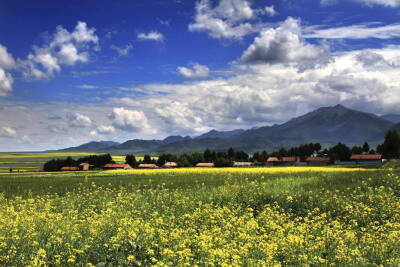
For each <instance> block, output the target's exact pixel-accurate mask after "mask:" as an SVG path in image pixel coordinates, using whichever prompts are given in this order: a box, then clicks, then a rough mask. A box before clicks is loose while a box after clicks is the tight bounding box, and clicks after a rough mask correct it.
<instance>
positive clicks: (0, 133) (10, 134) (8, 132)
mask: <svg viewBox="0 0 400 267" xmlns="http://www.w3.org/2000/svg"><path fill="white" fill-rule="evenodd" d="M16 136H17V132H16V131H15V130H14V129H13V128H11V127H1V128H0V137H6V138H14V137H16Z"/></svg>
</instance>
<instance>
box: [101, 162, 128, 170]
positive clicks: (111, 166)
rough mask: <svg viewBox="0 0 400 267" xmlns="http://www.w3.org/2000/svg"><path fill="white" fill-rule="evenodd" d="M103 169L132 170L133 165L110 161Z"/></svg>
mask: <svg viewBox="0 0 400 267" xmlns="http://www.w3.org/2000/svg"><path fill="white" fill-rule="evenodd" d="M103 169H105V170H130V169H132V167H131V165H129V164H112V163H108V164H106V165H104V167H103Z"/></svg>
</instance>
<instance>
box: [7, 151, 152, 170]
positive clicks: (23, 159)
mask: <svg viewBox="0 0 400 267" xmlns="http://www.w3.org/2000/svg"><path fill="white" fill-rule="evenodd" d="M89 155H96V153H93V152H40V153H36V152H15V153H0V173H6V172H10V169H12V170H13V172H33V171H39V170H41V169H42V168H43V164H44V163H45V162H46V161H49V160H51V159H57V158H66V157H71V158H73V159H78V158H81V157H85V156H89ZM112 158H113V160H114V161H115V162H116V163H125V156H120V155H113V156H112ZM152 158H154V159H157V158H156V157H152ZM136 159H137V160H143V157H136Z"/></svg>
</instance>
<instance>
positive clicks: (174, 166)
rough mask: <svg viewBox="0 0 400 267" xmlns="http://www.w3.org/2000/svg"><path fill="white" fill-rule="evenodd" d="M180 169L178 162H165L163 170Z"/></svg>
mask: <svg viewBox="0 0 400 267" xmlns="http://www.w3.org/2000/svg"><path fill="white" fill-rule="evenodd" d="M176 167H178V163H176V162H172V161H171V162H165V163H164V165H163V168H176Z"/></svg>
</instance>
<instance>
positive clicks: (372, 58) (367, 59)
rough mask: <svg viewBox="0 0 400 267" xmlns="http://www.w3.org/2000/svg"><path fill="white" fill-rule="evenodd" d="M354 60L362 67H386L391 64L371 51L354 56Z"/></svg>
mask: <svg viewBox="0 0 400 267" xmlns="http://www.w3.org/2000/svg"><path fill="white" fill-rule="evenodd" d="M356 59H357V60H358V61H359V62H361V63H362V64H363V66H364V67H366V68H368V67H375V68H376V67H388V66H390V65H391V64H390V63H389V62H388V61H386V60H385V58H384V57H383V56H382V55H380V54H377V53H374V52H371V51H368V50H366V51H362V52H360V53H359V54H357V55H356Z"/></svg>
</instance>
